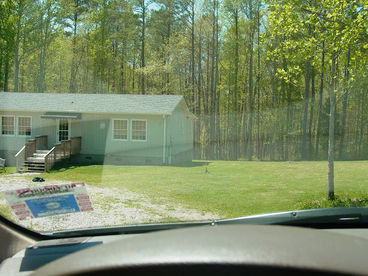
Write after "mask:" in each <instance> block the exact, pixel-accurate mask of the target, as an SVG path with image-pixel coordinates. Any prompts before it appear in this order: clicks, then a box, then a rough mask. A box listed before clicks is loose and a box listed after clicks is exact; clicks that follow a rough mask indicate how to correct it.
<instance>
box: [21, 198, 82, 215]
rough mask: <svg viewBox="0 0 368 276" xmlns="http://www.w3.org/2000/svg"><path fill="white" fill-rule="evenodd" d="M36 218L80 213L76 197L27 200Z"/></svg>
mask: <svg viewBox="0 0 368 276" xmlns="http://www.w3.org/2000/svg"><path fill="white" fill-rule="evenodd" d="M25 202H26V204H27V206H28V208H29V209H30V210H31V212H32V214H33V216H34V217H35V218H40V217H47V216H55V215H61V214H67V213H75V212H79V211H80V210H79V207H78V203H77V201H76V200H75V197H74V195H70V194H69V195H59V196H52V197H42V198H35V199H28V200H25Z"/></svg>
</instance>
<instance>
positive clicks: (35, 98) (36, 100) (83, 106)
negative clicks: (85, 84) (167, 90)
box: [0, 92, 192, 115]
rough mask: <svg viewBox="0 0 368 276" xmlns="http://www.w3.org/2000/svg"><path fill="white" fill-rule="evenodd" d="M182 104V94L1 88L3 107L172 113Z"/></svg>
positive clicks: (156, 113)
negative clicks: (23, 90) (17, 90)
mask: <svg viewBox="0 0 368 276" xmlns="http://www.w3.org/2000/svg"><path fill="white" fill-rule="evenodd" d="M179 104H181V105H182V106H184V107H185V108H186V109H187V107H186V104H185V100H184V97H183V96H180V95H132V94H65V93H60V94H56V93H23V92H0V110H3V111H41V112H81V113H122V114H142V115H144V114H147V115H170V114H171V113H172V112H173V111H174V109H175V108H176V107H177V106H178V105H179ZM185 112H188V113H189V114H191V113H190V111H189V110H188V109H187V110H185ZM191 115H192V114H191Z"/></svg>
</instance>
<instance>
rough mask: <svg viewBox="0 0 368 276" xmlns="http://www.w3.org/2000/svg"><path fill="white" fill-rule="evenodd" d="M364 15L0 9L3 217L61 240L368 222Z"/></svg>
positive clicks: (193, 2)
mask: <svg viewBox="0 0 368 276" xmlns="http://www.w3.org/2000/svg"><path fill="white" fill-rule="evenodd" d="M367 13H368V3H367V1H366V0H361V1H344V0H341V1H332V0H324V1H321V0H316V1H291V0H282V1H279V0H277V1H276V0H245V1H237V0H224V1H219V0H174V1H169V0H157V1H155V0H94V1H85V0H73V1H68V0H37V1H33V0H19V1H11V0H0V158H1V159H0V192H1V195H0V214H1V215H2V216H4V217H5V218H7V219H9V220H11V221H13V222H15V223H17V224H20V225H22V226H24V227H26V228H29V229H32V230H35V231H38V232H57V231H62V230H68V229H69V230H70V229H85V228H90V227H109V226H115V225H132V224H152V223H171V222H192V221H213V220H219V219H227V218H234V217H240V216H248V215H254V214H262V213H271V212H280V211H291V210H298V209H312V208H326V207H366V206H367V205H368V196H367V195H368V180H367V177H366V172H367V171H368V162H367V161H365V160H366V159H367V157H368V128H367V122H368V120H367V119H368V110H367V108H366V107H367V103H368V96H367V92H368V91H367V87H368V78H367V74H368V70H367V69H368V67H367V61H368V58H367V57H368V43H367V41H368V35H367V34H368V19H367V15H368V14H367Z"/></svg>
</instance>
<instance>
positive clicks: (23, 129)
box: [18, 117, 32, 136]
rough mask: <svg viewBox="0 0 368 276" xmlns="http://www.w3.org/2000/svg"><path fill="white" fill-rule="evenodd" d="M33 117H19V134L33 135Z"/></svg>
mask: <svg viewBox="0 0 368 276" xmlns="http://www.w3.org/2000/svg"><path fill="white" fill-rule="evenodd" d="M31 129H32V125H31V117H18V135H20V136H31V132H32V131H31Z"/></svg>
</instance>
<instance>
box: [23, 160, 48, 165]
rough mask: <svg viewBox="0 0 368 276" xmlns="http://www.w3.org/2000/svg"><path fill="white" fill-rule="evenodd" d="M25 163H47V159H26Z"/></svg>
mask: <svg viewBox="0 0 368 276" xmlns="http://www.w3.org/2000/svg"><path fill="white" fill-rule="evenodd" d="M24 164H45V160H26V161H24Z"/></svg>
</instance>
